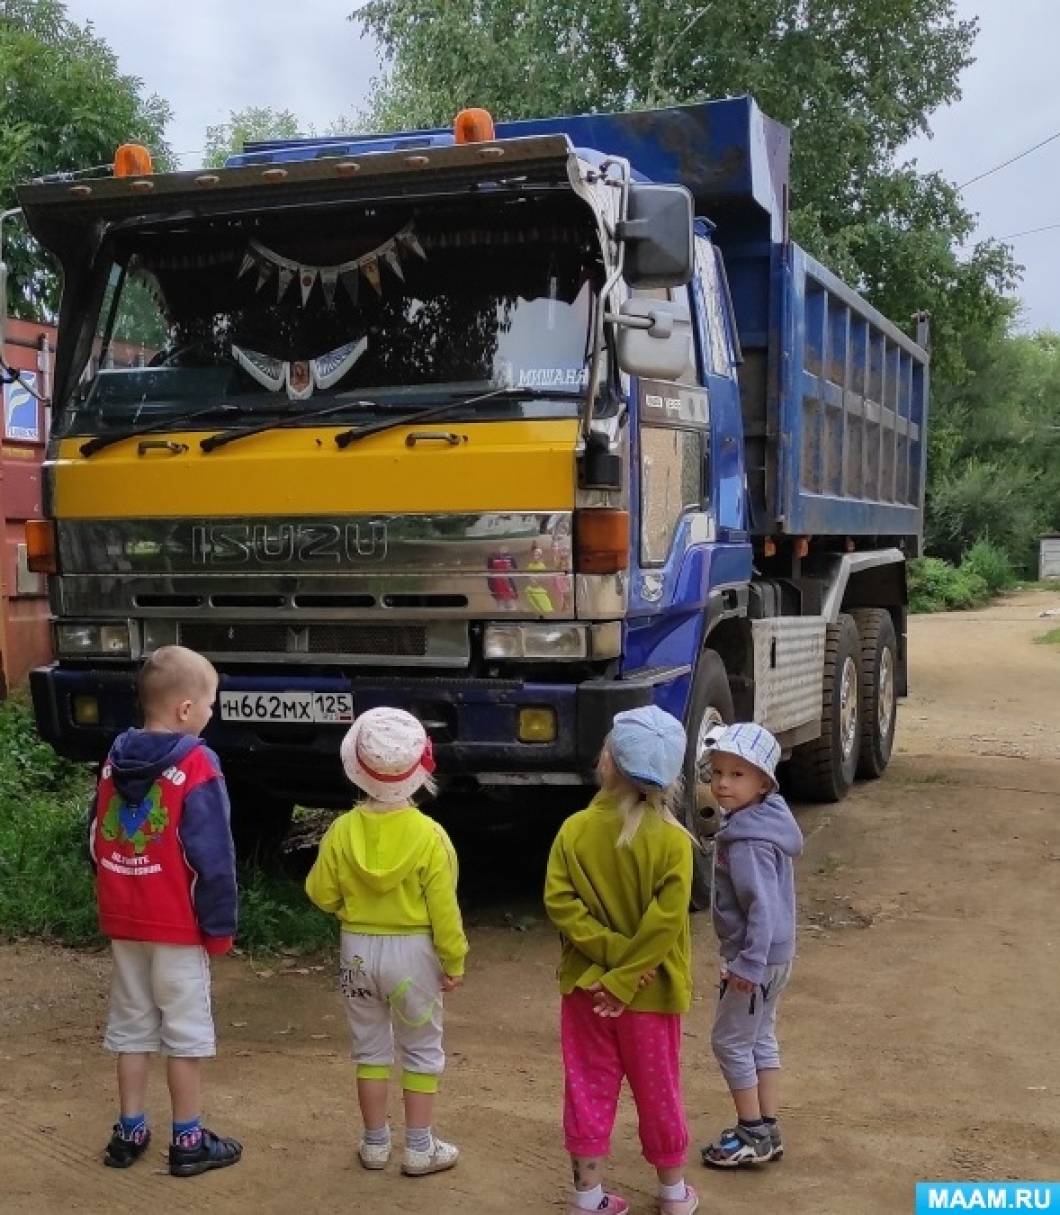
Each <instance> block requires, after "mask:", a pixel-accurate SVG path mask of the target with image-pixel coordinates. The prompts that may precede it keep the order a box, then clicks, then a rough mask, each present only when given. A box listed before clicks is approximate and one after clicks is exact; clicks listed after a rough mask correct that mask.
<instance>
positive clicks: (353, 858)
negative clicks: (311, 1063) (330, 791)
mask: <svg viewBox="0 0 1060 1215" xmlns="http://www.w3.org/2000/svg"><path fill="white" fill-rule="evenodd" d="M340 754H341V757H342V763H343V767H344V768H345V770H346V775H347V776H348V777H349V778H350V780H351V781H352V782H353V783H354V784H355V785H357V786H358V788H360V789H361V790H362V791H363V792H364V794H365V796H366V800H365V801H363V802H361V803H360V804H358V805H356V806H354V808H353V809H352V810H350V811H348V812H347V813H346V814H343V815H342V816H341V817H339V818H337V819H336V820H335V822H334V823H332V824H331V827H330V828H329V829H328V832H327V834H326V835H325V836H324V838H323V840H322V841H321V843H320V851H319V853H318V855H317V859H316V862H315V864H314V865H313V868H312V869H311V870H310V873H309V877H308V878H307V879H306V893H307V894H308V895H309V897H310V899H312V901H313V902H314V903H315V904H316V905H317V906H318V907H319V908H321V910H323V911H327V912H331V913H332V914H334V915H335V916H337V917H338V920H339V923H340V924H341V926H342V942H341V962H340V970H339V980H340V986H341V988H342V994H343V996H344V997H345V1003H346V1016H347V1019H348V1021H349V1025H350V1035H351V1037H352V1040H353V1058H354V1061H355V1062H356V1064H357V1098H358V1102H359V1104H360V1107H361V1116H362V1118H363V1119H364V1133H363V1135H362V1138H361V1144H360V1147H359V1149H358V1155H359V1157H360V1161H361V1164H362V1165H364V1167H365V1168H366V1169H381V1168H385V1167H386V1164H387V1163H388V1161H389V1159H390V1128H389V1125H388V1123H387V1100H388V1082H389V1078H390V1068H391V1065H392V1064H393V1062H394V1045H395V1041H396V1043H397V1047H398V1049H399V1051H400V1054H401V1062H402V1068H403V1071H402V1076H401V1087H402V1090H403V1096H404V1105H405V1151H404V1156H403V1158H402V1164H401V1171H402V1172H403V1173H406V1174H408V1175H410V1176H423V1175H424V1174H427V1173H437V1172H441V1171H442V1170H443V1169H449V1168H452V1167H453V1165H455V1164H456V1162H457V1157H458V1155H459V1153H458V1151H457V1149H456V1147H455V1146H454V1145H453V1144H451V1143H446V1142H444V1141H443V1140H441V1139H439V1138H437V1136H435V1134H434V1133H433V1131H432V1129H431V1116H432V1113H433V1107H434V1097H435V1093H436V1092H437V1091H438V1077H439V1076H440V1075H441V1072H442V1070H443V1068H444V1066H445V1052H444V1050H443V1047H442V993H443V992H450V991H454V990H455V989H456V988H458V987H459V986H460V985H461V983H462V982H463V974H464V957H465V955H466V954H467V950H468V945H467V938H466V937H465V936H464V929H463V924H462V922H461V918H460V908H459V906H458V904H457V901H456V881H457V861H456V853H455V852H454V851H453V845H452V843H451V842H450V840H449V836H448V835H447V834H446V833H445V830H444V829H443V828H442V827H441V826H440V825H439V824H438V823H436V822H435V821H434V820H433V819H431V818H428V817H427V815H425V814H423V813H421V812H420V811H419V810H417V809H416V807H415V806H414V805H413V804H412V801H411V799H412V797H413V795H414V794H415V793H416V792H417V791H418V790H420V789H422V788H427V789H428V790H432V791H433V781H432V779H431V772H432V771H433V770H434V761H433V758H432V754H431V744H430V739H429V738H428V737H427V734H426V732H425V730H424V729H423V726H422V725H421V724H420V722H418V721H417V720H416V718H415V717H412V716H411V715H410V714H408V713H405V712H404V711H402V710H400V709H389V708H380V709H371V710H369V711H368V712H367V713H364V714H362V716H360V717H359V718H358V719H357V720H356V721H355V722H354V724H353V725H352V726H351V728H350V730H349V733H348V734H347V735H346V737H345V739H344V740H343V742H342V747H341V750H340Z"/></svg>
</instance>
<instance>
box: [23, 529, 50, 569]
mask: <svg viewBox="0 0 1060 1215" xmlns="http://www.w3.org/2000/svg"><path fill="white" fill-rule="evenodd" d="M26 565H27V566H28V567H29V568H30V569H31V570H32V571H33V573H35V574H54V573H55V570H56V564H55V524H54V523H53V522H52V521H51V520H50V519H29V520H27V522H26Z"/></svg>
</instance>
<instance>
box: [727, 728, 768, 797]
mask: <svg viewBox="0 0 1060 1215" xmlns="http://www.w3.org/2000/svg"><path fill="white" fill-rule="evenodd" d="M719 751H721V752H722V753H723V754H725V755H737V756H739V757H740V759H742V760H746V761H747V763H749V764H751V765H752V766H753V767H755V768H757V769H758V770H759V772H761V773H763V774H764V775H765V776H768V777H769V779H770V780H771V781H772V782H773V792H774V793H775V792H776V791H777V789H779V788H780V786H779V785H778V784H777V778H776V770H777V764H779V763H780V743H778V742H777V740H776V739H775V738H774V737H773V735H772V734H770V732H769V731H768V730H767V729H766V728H765V727H764V726H760V725H758V724H757V723H756V722H753V721H738V722H737V723H736V724H735V725H733V726H728V727H727V728H726V729H725V730H724V731H723V732H722V734H721V735H720V736H719V737H718V738H717V740H716V741H715V742H714V745H713V747H712V748H711V753H712V754H714V755H716V754H717V753H718V752H719Z"/></svg>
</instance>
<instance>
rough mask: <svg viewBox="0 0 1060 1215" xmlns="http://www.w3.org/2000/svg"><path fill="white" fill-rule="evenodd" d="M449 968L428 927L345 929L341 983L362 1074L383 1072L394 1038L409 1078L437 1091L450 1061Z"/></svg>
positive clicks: (419, 1087)
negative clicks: (445, 987) (413, 931)
mask: <svg viewBox="0 0 1060 1215" xmlns="http://www.w3.org/2000/svg"><path fill="white" fill-rule="evenodd" d="M441 983H442V968H441V966H440V964H439V962H438V956H437V954H436V953H435V952H434V943H433V941H432V940H431V938H430V937H429V936H427V935H426V934H422V935H417V936H369V935H367V934H365V933H354V932H343V934H342V944H341V954H340V967H339V987H340V988H341V990H342V994H343V996H344V997H345V1003H346V1019H347V1020H348V1021H349V1025H350V1037H351V1039H352V1042H353V1052H352V1053H353V1060H354V1062H355V1063H356V1064H357V1075H358V1078H360V1079H384V1078H385V1077H386V1076H388V1075H389V1069H390V1066H391V1064H392V1063H393V1062H394V1054H395V1050H394V1047H395V1043H396V1044H397V1049H398V1052H399V1053H400V1058H401V1066H402V1069H403V1076H402V1086H403V1087H404V1088H406V1089H411V1090H413V1091H418V1092H427V1093H431V1092H434V1091H436V1089H437V1088H438V1077H439V1076H440V1075H441V1073H442V1071H443V1070H444V1069H445V1051H444V1050H443V1049H442V988H441Z"/></svg>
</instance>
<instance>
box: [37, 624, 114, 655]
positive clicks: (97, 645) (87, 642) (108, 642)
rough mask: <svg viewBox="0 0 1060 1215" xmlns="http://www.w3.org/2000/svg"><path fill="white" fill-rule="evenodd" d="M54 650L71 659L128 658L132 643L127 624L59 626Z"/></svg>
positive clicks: (56, 630)
mask: <svg viewBox="0 0 1060 1215" xmlns="http://www.w3.org/2000/svg"><path fill="white" fill-rule="evenodd" d="M55 648H56V649H57V650H58V651H59V653H60V654H66V655H69V656H72V657H77V656H82V657H88V656H90V655H91V656H95V657H100V658H128V657H130V656H131V654H132V641H131V638H130V636H129V626H128V624H60V625H57V626H56V629H55Z"/></svg>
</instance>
